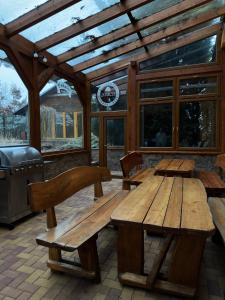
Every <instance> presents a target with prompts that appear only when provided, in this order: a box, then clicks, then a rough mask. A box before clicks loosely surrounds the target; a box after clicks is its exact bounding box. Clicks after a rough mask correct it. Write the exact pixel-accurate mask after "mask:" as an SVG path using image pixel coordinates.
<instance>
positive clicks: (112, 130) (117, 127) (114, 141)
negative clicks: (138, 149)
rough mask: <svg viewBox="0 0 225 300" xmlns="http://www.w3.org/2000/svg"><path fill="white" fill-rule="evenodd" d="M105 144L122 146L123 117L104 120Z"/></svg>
mask: <svg viewBox="0 0 225 300" xmlns="http://www.w3.org/2000/svg"><path fill="white" fill-rule="evenodd" d="M106 142H107V146H108V147H109V146H118V147H119V146H124V119H107V120H106Z"/></svg>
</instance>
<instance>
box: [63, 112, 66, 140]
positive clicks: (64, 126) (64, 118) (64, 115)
mask: <svg viewBox="0 0 225 300" xmlns="http://www.w3.org/2000/svg"><path fill="white" fill-rule="evenodd" d="M62 118H63V138H66V113H65V112H62Z"/></svg>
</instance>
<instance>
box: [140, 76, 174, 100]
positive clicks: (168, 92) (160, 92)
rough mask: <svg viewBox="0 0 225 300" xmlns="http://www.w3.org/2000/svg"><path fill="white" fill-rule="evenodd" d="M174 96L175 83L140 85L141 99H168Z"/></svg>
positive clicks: (170, 81) (156, 82) (154, 82)
mask: <svg viewBox="0 0 225 300" xmlns="http://www.w3.org/2000/svg"><path fill="white" fill-rule="evenodd" d="M172 96H173V81H172V80H168V81H166V80H165V81H153V82H145V83H141V84H140V98H141V99H143V100H145V99H151V98H154V99H155V98H168V97H172Z"/></svg>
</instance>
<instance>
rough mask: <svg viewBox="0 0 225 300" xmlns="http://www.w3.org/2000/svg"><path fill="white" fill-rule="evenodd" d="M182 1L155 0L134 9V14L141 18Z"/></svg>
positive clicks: (137, 18) (138, 18)
mask: <svg viewBox="0 0 225 300" xmlns="http://www.w3.org/2000/svg"><path fill="white" fill-rule="evenodd" d="M180 2H182V0H163V1H162V0H154V1H152V2H150V3H148V4H146V5H143V6H142V7H140V8H137V9H135V10H132V15H133V17H134V18H135V19H136V20H140V19H143V18H145V17H147V16H151V15H153V14H155V13H157V12H159V11H161V10H163V9H166V8H168V7H170V6H172V5H175V4H178V3H180Z"/></svg>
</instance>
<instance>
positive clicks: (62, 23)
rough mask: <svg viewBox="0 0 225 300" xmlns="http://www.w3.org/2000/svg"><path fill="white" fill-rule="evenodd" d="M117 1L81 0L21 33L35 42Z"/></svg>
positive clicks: (117, 0)
mask: <svg viewBox="0 0 225 300" xmlns="http://www.w3.org/2000/svg"><path fill="white" fill-rule="evenodd" d="M118 2H120V1H119V0H81V1H79V2H78V3H76V4H74V5H72V6H70V7H68V8H66V9H64V10H62V11H60V12H59V13H57V14H55V15H53V16H51V17H49V18H47V19H45V20H43V21H41V22H40V23H38V24H36V25H34V26H32V27H30V28H28V29H26V30H24V31H23V32H22V33H21V34H22V35H23V36H24V37H25V38H27V39H29V40H30V41H32V42H37V41H39V40H41V39H43V38H45V37H47V36H49V35H52V34H54V33H56V32H58V31H60V30H62V29H64V28H66V27H68V26H70V25H73V24H75V23H77V22H78V21H80V20H84V19H86V18H88V17H90V16H91V15H94V14H96V13H98V12H100V11H102V10H104V9H105V8H108V7H110V6H112V5H114V4H116V3H118Z"/></svg>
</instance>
